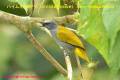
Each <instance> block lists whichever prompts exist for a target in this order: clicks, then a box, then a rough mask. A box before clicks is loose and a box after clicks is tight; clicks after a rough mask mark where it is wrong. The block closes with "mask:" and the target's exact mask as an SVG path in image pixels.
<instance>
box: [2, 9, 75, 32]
mask: <svg viewBox="0 0 120 80" xmlns="http://www.w3.org/2000/svg"><path fill="white" fill-rule="evenodd" d="M75 18H76V17H75V15H67V16H62V17H52V18H32V17H28V16H27V17H21V16H17V15H14V14H10V13H6V12H4V11H1V10H0V21H2V22H4V23H8V24H13V25H16V26H17V27H18V28H19V29H21V31H23V32H27V31H29V30H31V29H33V28H40V26H41V24H40V23H42V22H44V21H45V20H48V19H51V20H55V21H56V22H57V24H65V23H69V24H73V23H74V22H75Z"/></svg>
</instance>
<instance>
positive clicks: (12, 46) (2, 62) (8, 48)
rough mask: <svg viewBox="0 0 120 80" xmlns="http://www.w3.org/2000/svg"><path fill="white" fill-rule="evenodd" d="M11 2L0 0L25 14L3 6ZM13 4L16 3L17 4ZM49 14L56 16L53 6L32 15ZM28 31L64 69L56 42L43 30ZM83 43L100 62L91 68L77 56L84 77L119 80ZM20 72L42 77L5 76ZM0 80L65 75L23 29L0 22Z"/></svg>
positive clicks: (51, 79) (57, 79) (48, 79)
mask: <svg viewBox="0 0 120 80" xmlns="http://www.w3.org/2000/svg"><path fill="white" fill-rule="evenodd" d="M40 2H41V0H38V1H37V2H36V3H35V4H36V5H39V3H40ZM45 3H46V4H48V3H49V4H53V3H52V2H48V3H47V1H46V2H45ZM12 4H15V3H12V2H9V1H8V0H0V10H3V11H6V12H9V13H12V14H16V15H19V16H27V15H28V14H27V13H26V12H25V10H24V9H22V8H21V9H19V8H18V9H12V8H6V5H12ZM16 5H18V4H17V3H16ZM41 5H42V4H41ZM48 13H49V14H48ZM60 13H61V14H60V16H63V15H66V14H72V13H73V12H71V9H60ZM52 16H58V14H57V10H56V9H40V8H39V9H38V8H37V9H35V11H34V14H33V17H52ZM67 26H69V27H71V28H74V29H76V25H70V24H68V25H67ZM31 32H32V33H33V34H34V35H35V36H36V38H37V40H38V41H39V42H40V43H41V44H42V45H43V46H44V47H45V49H46V50H47V51H48V52H49V53H51V55H52V56H53V57H54V58H55V59H56V60H57V61H58V62H60V64H61V65H63V66H64V67H65V68H66V65H65V61H64V55H63V52H62V50H61V49H60V48H59V46H58V45H57V44H56V42H55V41H54V40H53V39H52V38H51V37H50V36H49V35H48V34H47V33H46V32H45V31H42V30H32V31H31ZM83 42H84V44H85V46H86V49H87V55H88V57H89V58H90V59H91V60H92V61H95V62H96V61H98V62H99V64H98V65H97V66H96V67H95V68H94V69H90V68H88V67H87V64H86V62H85V61H83V60H82V59H80V61H81V64H82V68H83V73H84V74H85V76H86V77H91V80H119V79H120V77H119V76H118V75H117V76H114V75H112V74H110V70H109V67H108V66H107V65H106V63H105V61H104V59H103V57H102V56H101V55H100V54H99V53H98V51H97V50H96V49H95V48H94V47H93V46H91V45H90V44H88V43H87V42H86V41H84V40H83ZM70 56H71V61H72V66H73V71H74V74H73V77H74V78H75V80H77V78H78V75H79V74H78V72H77V65H76V60H75V57H74V54H70ZM92 72H93V73H92ZM19 73H22V75H29V74H31V75H37V76H41V78H40V79H37V78H36V79H5V76H7V75H20V74H19ZM0 80H64V77H63V76H62V75H61V74H60V73H59V72H58V71H57V70H56V69H55V67H53V66H52V65H51V64H50V63H49V62H48V61H47V60H46V59H45V58H44V56H42V55H41V54H40V53H39V52H38V51H37V50H36V49H35V47H34V46H33V45H32V44H31V43H30V42H29V40H27V38H26V37H25V36H24V34H23V32H21V31H20V30H18V29H17V28H16V27H15V26H13V25H10V24H3V23H1V22H0Z"/></svg>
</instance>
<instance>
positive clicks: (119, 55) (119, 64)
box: [109, 31, 120, 73]
mask: <svg viewBox="0 0 120 80" xmlns="http://www.w3.org/2000/svg"><path fill="white" fill-rule="evenodd" d="M119 50H120V31H119V32H118V34H117V38H116V40H115V44H114V46H113V48H112V50H111V53H110V54H109V56H110V57H109V60H110V61H109V62H110V63H109V66H110V68H111V69H112V72H113V73H115V72H117V71H118V70H120V51H119Z"/></svg>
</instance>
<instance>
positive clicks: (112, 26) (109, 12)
mask: <svg viewBox="0 0 120 80" xmlns="http://www.w3.org/2000/svg"><path fill="white" fill-rule="evenodd" d="M110 5H113V6H115V8H105V9H103V22H104V24H105V27H106V29H107V32H108V36H109V38H110V43H111V44H110V48H112V47H113V45H114V43H115V38H116V36H117V32H118V31H119V30H120V20H119V19H120V8H118V7H119V5H120V3H110V4H108V6H110Z"/></svg>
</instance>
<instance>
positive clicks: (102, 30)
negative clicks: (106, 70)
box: [78, 0, 120, 73]
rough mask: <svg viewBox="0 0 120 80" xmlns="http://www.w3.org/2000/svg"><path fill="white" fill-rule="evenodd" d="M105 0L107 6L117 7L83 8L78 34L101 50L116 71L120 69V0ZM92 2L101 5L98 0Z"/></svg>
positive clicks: (109, 64)
mask: <svg viewBox="0 0 120 80" xmlns="http://www.w3.org/2000/svg"><path fill="white" fill-rule="evenodd" d="M104 1H105V6H106V5H107V6H114V7H115V8H103V9H99V8H90V9H88V8H87V9H86V8H82V9H81V11H82V12H81V14H80V19H79V21H80V22H79V25H78V34H79V35H80V36H83V38H84V39H85V40H86V41H88V42H89V43H90V44H91V45H93V46H94V47H95V48H96V49H97V50H98V51H99V52H100V54H101V55H102V56H103V57H104V59H105V61H106V62H107V64H108V66H109V67H110V68H111V70H112V71H113V72H114V73H116V72H117V71H118V70H119V69H120V59H119V56H120V54H119V49H120V43H119V41H120V36H119V35H120V34H118V31H120V26H119V25H120V20H119V19H120V15H119V14H120V8H119V5H120V1H117V2H106V0H104ZM90 3H91V2H90ZM90 3H89V4H88V5H99V4H98V2H97V1H96V0H94V1H93V2H92V4H90ZM102 3H104V2H102ZM82 4H83V3H82ZM100 4H101V3H100Z"/></svg>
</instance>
